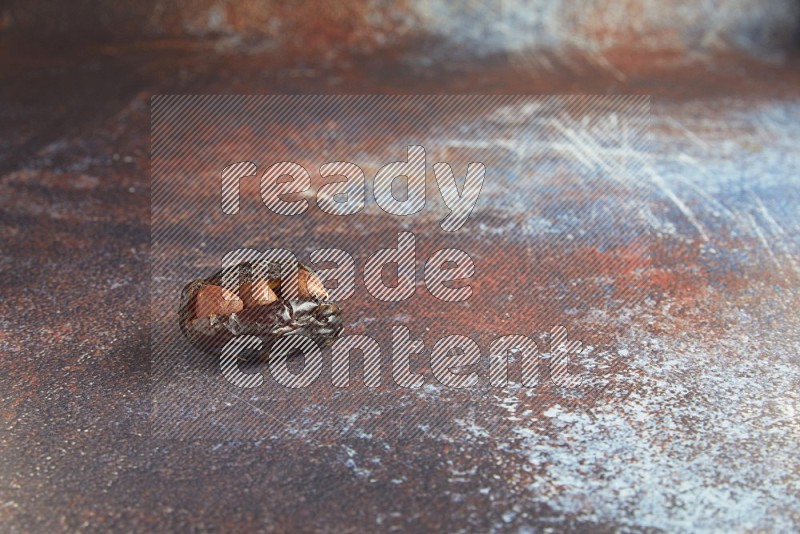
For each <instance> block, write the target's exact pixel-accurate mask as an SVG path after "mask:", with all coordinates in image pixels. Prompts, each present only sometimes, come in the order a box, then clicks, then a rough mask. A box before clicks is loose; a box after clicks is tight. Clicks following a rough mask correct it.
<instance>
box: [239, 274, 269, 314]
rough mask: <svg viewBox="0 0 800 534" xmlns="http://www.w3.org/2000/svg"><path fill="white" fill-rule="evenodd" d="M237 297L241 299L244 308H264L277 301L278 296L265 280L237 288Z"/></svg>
mask: <svg viewBox="0 0 800 534" xmlns="http://www.w3.org/2000/svg"><path fill="white" fill-rule="evenodd" d="M239 296H241V297H242V301H243V302H244V305H245V307H246V308H252V307H255V306H264V305H266V304H271V303H273V302H275V301H276V300H278V295H276V294H275V292H274V291H272V288H271V287H270V286H269V282H268V281H267V280H257V281H255V282H248V283H246V284H243V285H242V287H240V288H239Z"/></svg>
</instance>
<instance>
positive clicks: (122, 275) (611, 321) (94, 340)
mask: <svg viewBox="0 0 800 534" xmlns="http://www.w3.org/2000/svg"><path fill="white" fill-rule="evenodd" d="M665 5H666V3H663V2H656V1H649V0H638V1H637V0H631V1H605V2H602V1H596V2H561V3H550V2H544V1H540V2H536V1H534V2H512V1H506V2H495V3H488V4H487V3H479V2H474V3H472V2H471V3H466V4H462V5H455V4H454V5H450V4H446V3H444V2H402V3H397V4H389V3H383V2H344V3H339V4H337V6H338V7H336V8H332V7H324V6H320V5H311V4H300V3H284V2H280V3H279V2H265V3H259V2H251V1H234V0H231V1H228V2H212V1H207V2H206V1H192V2H189V1H185V2H175V3H169V4H168V3H166V2H163V1H158V0H156V1H150V2H125V1H123V2H116V3H114V4H113V5H112V4H109V3H101V2H90V1H84V2H77V3H70V4H69V5H62V4H58V5H56V4H50V3H48V2H41V1H32V2H16V1H6V2H0V28H2V33H1V34H0V66H1V70H0V79H1V80H2V83H0V117H2V120H0V203H1V204H2V212H0V217H1V218H2V226H0V243H2V256H0V269H2V276H0V287H2V299H0V347H1V348H2V361H1V363H0V365H2V372H0V419H2V422H0V425H2V426H0V447H1V448H2V449H1V450H0V458H1V460H0V520H1V521H2V523H3V529H4V530H9V531H12V532H14V531H31V530H33V531H54V530H56V531H58V530H69V531H74V530H76V529H79V530H86V531H92V530H98V531H100V530H107V529H109V528H117V529H121V530H133V531H152V530H154V529H157V530H174V529H177V530H192V529H195V530H231V529H235V530H247V531H253V530H265V531H269V530H279V531H280V530H289V529H293V530H297V529H302V530H311V529H318V530H335V531H364V530H376V529H418V530H420V529H427V530H433V529H439V530H442V529H446V530H456V531H459V530H460V531H474V530H500V531H503V530H508V531H520V530H524V529H525V528H526V527H530V528H538V529H547V528H555V529H558V530H563V529H574V530H589V529H593V530H609V531H610V530H615V529H620V528H621V529H628V530H647V529H654V530H657V529H665V530H669V531H676V530H695V531H696V530H712V529H715V528H716V529H719V530H736V531H747V530H773V531H789V530H797V529H798V528H800V515H798V510H800V486H798V482H797V481H798V480H800V461H798V453H797V443H798V441H800V423H799V422H798V410H800V399H799V398H798V393H797V391H798V390H799V389H800V369H799V368H798V363H800V362H799V361H798V359H799V356H798V352H799V349H800V323H799V322H798V318H797V312H796V310H797V309H798V278H799V277H800V250H799V249H800V241H799V240H798V232H799V231H800V218H798V212H797V206H798V204H799V203H800V181H799V180H798V176H800V158H799V157H798V152H797V141H798V139H799V138H800V135H798V134H799V133H800V127H798V124H800V69H798V65H800V64H799V63H798V55H797V47H798V41H799V40H800V39H798V36H799V35H800V32H798V27H800V26H799V25H798V9H799V8H798V4H797V3H795V2H788V1H777V0H776V1H772V2H756V1H755V0H753V1H748V0H733V1H729V2H722V1H719V2H713V1H709V2H679V3H672V4H671V5H670V7H669V8H667V7H665ZM164 93H201V94H207V93H247V94H265V93H443V94H445V93H475V94H477V93H502V94H509V93H512V94H513V93H518V94H526V93H533V94H537V93H584V94H585V93H589V94H618V93H632V94H650V95H652V98H651V101H650V108H651V138H650V147H651V156H650V159H649V160H648V166H647V173H646V177H647V183H646V185H644V186H643V187H646V193H647V196H648V198H649V199H650V201H649V202H648V203H647V205H646V206H643V210H642V213H641V216H642V217H644V219H645V220H646V221H647V222H648V229H649V239H650V241H649V245H650V249H649V250H650V253H649V254H648V255H647V257H635V258H632V261H633V263H634V264H636V265H641V264H642V263H643V262H644V263H646V264H647V268H645V269H638V270H636V271H635V272H631V271H630V270H627V269H626V268H625V264H624V262H619V261H612V260H611V259H609V257H608V255H607V254H606V252H607V251H606V250H605V249H604V248H603V247H597V248H595V249H593V250H578V252H576V253H575V254H574V256H573V258H572V261H571V262H569V263H567V264H563V263H557V264H553V265H551V266H548V267H549V269H548V271H547V272H548V273H551V274H552V273H556V274H555V276H557V277H558V278H560V279H561V280H563V284H564V287H566V288H569V287H574V286H575V285H582V286H583V287H589V288H591V287H592V286H593V285H594V286H596V287H597V288H598V291H600V290H602V292H603V293H602V294H604V295H605V294H607V293H606V292H607V291H609V290H611V291H613V290H614V289H615V288H623V289H624V288H630V287H634V286H636V284H638V286H636V287H642V288H647V290H648V298H646V299H643V300H641V301H640V302H639V303H638V304H636V305H631V306H627V307H626V306H622V307H616V308H611V307H609V306H608V305H606V304H607V303H606V302H605V301H603V300H601V299H598V298H593V299H584V300H582V301H580V302H575V301H574V300H575V299H574V298H573V297H574V293H573V292H571V291H569V290H561V292H560V293H559V291H556V290H555V289H552V288H551V289H550V290H552V291H554V292H555V294H556V295H559V294H560V295H562V296H563V297H564V298H563V299H562V300H557V301H555V304H554V305H552V306H550V307H547V306H545V303H549V302H553V300H552V299H547V298H543V297H544V296H545V295H546V294H547V291H549V289H548V288H547V287H543V288H540V287H538V286H536V285H535V284H536V275H535V273H536V272H537V270H541V269H542V268H543V267H542V265H541V264H540V263H534V262H533V261H532V259H531V258H532V254H531V253H530V251H531V250H532V247H535V246H536V239H537V236H540V235H542V234H544V233H546V231H547V230H548V228H552V227H555V228H558V224H560V223H563V221H564V219H563V218H562V219H559V217H558V216H557V215H554V216H549V217H533V216H532V215H534V211H535V210H538V211H541V212H545V213H557V212H554V211H553V210H555V208H556V206H555V205H548V204H547V203H545V204H540V205H537V206H536V207H535V208H534V207H532V206H526V205H525V204H524V202H517V203H514V202H504V201H503V198H507V197H504V192H503V190H502V188H500V189H497V190H495V193H496V195H495V196H493V197H491V202H489V197H487V204H486V205H485V206H484V208H485V211H484V213H482V214H481V215H480V217H478V218H476V219H475V221H474V226H473V230H474V231H473V232H472V233H471V237H470V238H469V239H472V240H473V241H472V244H469V245H465V246H464V248H465V250H471V247H473V248H475V247H480V246H481V244H482V243H486V242H489V241H490V240H495V241H496V242H500V243H502V244H503V246H502V247H501V248H500V249H498V252H497V254H496V255H495V256H494V261H496V262H497V264H498V265H511V264H513V265H514V266H515V268H514V269H509V270H501V269H498V270H497V271H496V275H494V276H493V277H492V278H489V277H481V281H482V286H481V288H480V290H481V293H480V294H481V295H483V296H484V297H485V298H487V299H488V298H490V297H491V298H497V300H498V304H497V310H498V316H500V315H502V314H503V313H508V314H510V317H509V318H510V320H511V321H512V322H513V328H510V329H509V330H511V331H519V330H520V328H522V327H524V326H526V325H527V324H528V322H529V323H530V331H532V332H539V331H542V330H543V329H542V328H541V326H542V325H544V324H549V318H551V317H553V316H563V315H569V316H570V317H573V319H572V320H571V322H570V325H568V326H572V325H574V327H575V328H578V329H580V330H581V331H586V332H591V333H592V335H594V336H596V337H597V338H598V339H599V340H601V341H602V342H603V343H604V346H606V345H607V347H608V348H607V349H606V350H605V351H602V352H601V351H595V352H593V353H591V354H589V355H587V357H586V361H587V362H595V363H596V364H597V366H598V367H597V369H598V370H597V371H596V372H597V373H598V374H600V373H602V372H603V371H602V370H603V369H606V368H608V367H606V368H604V367H603V365H604V364H605V365H607V366H613V368H614V369H615V376H614V378H615V380H614V381H613V383H612V384H613V387H609V388H608V389H607V390H606V391H604V394H603V396H601V397H600V398H599V399H597V400H594V401H593V402H592V403H586V404H581V402H580V399H577V400H576V399H571V402H566V401H564V400H563V399H562V398H561V396H560V393H558V392H540V394H537V395H529V394H528V392H526V391H523V390H520V389H518V388H517V389H515V388H513V387H512V388H508V389H507V390H502V391H494V392H488V393H487V392H486V391H484V390H480V391H477V390H476V391H474V392H473V393H472V394H471V395H462V396H459V397H458V398H454V396H453V394H452V393H451V392H449V391H448V390H445V389H443V388H439V387H437V386H436V385H435V382H434V381H433V380H432V379H430V380H429V382H430V384H429V386H426V387H425V388H423V389H422V390H420V391H418V392H409V393H407V394H406V395H405V396H404V398H402V399H400V400H401V401H402V402H396V403H395V404H393V405H387V406H385V407H384V409H383V410H378V411H376V412H370V413H362V412H360V411H359V410H358V406H357V405H355V404H353V403H344V402H342V403H339V404H338V406H340V407H349V410H344V409H342V410H341V411H340V412H334V413H330V412H325V411H323V410H321V409H320V407H321V406H323V405H322V404H320V403H316V402H309V403H308V404H307V406H304V407H303V408H302V409H298V410H299V411H296V412H292V417H291V418H289V419H288V420H285V419H282V418H281V413H280V412H278V413H275V412H272V411H270V406H255V407H253V409H254V410H261V411H262V412H265V413H269V417H271V419H270V421H273V423H271V424H274V418H276V417H277V418H278V419H279V420H283V421H284V422H286V421H288V423H287V424H284V425H283V426H282V427H281V432H280V434H279V435H278V436H277V437H270V436H266V437H264V438H261V439H229V440H225V439H220V440H218V441H216V442H209V441H207V440H200V441H187V440H181V439H169V438H165V437H163V436H156V437H154V436H153V435H152V434H151V426H150V419H149V417H150V413H151V409H152V406H151V402H150V399H151V383H150V378H151V372H150V371H151V369H150V346H149V339H150V338H149V335H150V334H149V323H150V320H151V314H150V304H149V295H148V283H149V272H148V269H149V248H150V229H149V206H150V195H149V183H150V182H149V146H150V145H149V130H150V98H151V96H152V95H154V94H164ZM589 146H591V145H589ZM591 155H594V156H595V157H599V158H600V160H601V161H603V158H605V157H606V156H605V155H604V154H603V153H602V152H598V151H596V150H594V151H593V150H589V151H588V155H587V154H582V157H583V158H584V159H585V158H586V157H590V156H591ZM576 157H579V155H576ZM380 161H381V162H383V161H385V160H380ZM488 181H489V178H487V183H488ZM522 183H525V182H524V177H523V182H522ZM559 193H560V194H568V193H569V187H568V185H567V184H566V183H565V184H564V186H563V187H562V190H561V191H556V194H554V197H553V198H557V197H558V196H559V195H558V194H559ZM566 222H567V224H573V225H578V226H581V225H582V224H583V223H582V222H581V221H580V219H578V220H577V221H576V220H575V219H566ZM317 223H319V224H317ZM587 224H588V223H587ZM619 224H623V223H622V222H620V223H619ZM387 228H389V229H391V228H390V227H389V226H388V223H387V222H385V221H382V220H380V219H379V218H376V219H374V220H371V224H370V225H361V226H356V227H354V228H349V229H347V230H346V234H345V235H346V238H347V240H348V241H349V240H353V241H360V240H364V239H366V238H369V237H370V236H372V235H373V233H374V232H380V231H381V229H383V230H386V229H387ZM585 229H586V230H587V231H588V230H590V228H588V227H586V228H585ZM296 230H297V229H295V228H291V227H285V228H281V229H280V230H276V232H278V233H279V235H281V234H280V232H285V233H286V234H285V235H288V236H291V235H294V234H293V233H292V232H295V231H296ZM304 230H305V231H307V232H308V233H309V234H311V235H315V236H320V241H321V242H326V240H327V237H325V236H331V239H333V237H332V236H333V235H336V232H338V231H339V229H337V228H334V227H331V226H330V225H328V226H326V225H325V224H324V221H316V222H315V221H313V220H312V221H310V222H309V221H307V227H306V228H304ZM432 235H433V234H432ZM552 252H553V255H554V256H558V255H563V254H564V253H565V250H561V249H559V250H554V251H552ZM543 256H545V257H547V255H543ZM545 261H546V260H545ZM598 271H599V272H598ZM587 273H597V274H591V275H590V274H587ZM520 280H522V281H523V282H524V283H523V284H520ZM520 285H522V286H524V287H525V289H524V290H523V294H525V295H527V296H528V297H529V300H528V301H527V302H524V303H522V304H514V305H506V304H503V305H501V304H499V302H500V301H502V299H507V297H508V296H509V295H510V296H512V297H513V295H514V294H519V292H518V290H517V288H519V287H520ZM556 289H558V288H556ZM524 291H527V293H524ZM571 298H572V300H571ZM509 302H510V301H509ZM419 304H420V306H417V307H416V308H414V306H413V305H411V306H410V307H409V308H408V309H407V310H402V311H397V310H391V311H390V310H388V309H387V308H386V307H381V306H375V307H374V308H372V309H370V308H368V307H366V308H359V309H358V311H357V317H359V318H361V319H365V320H367V322H365V323H362V324H361V325H360V326H359V325H358V324H349V325H348V324H347V323H346V327H347V326H349V327H350V328H351V329H357V328H359V327H361V328H363V327H365V325H370V326H369V327H370V328H375V329H376V330H381V329H382V328H385V327H387V325H391V324H396V323H397V322H399V321H405V322H406V324H407V325H408V326H409V327H410V328H412V331H413V330H414V328H415V326H414V325H416V324H417V323H418V322H419V317H425V310H424V309H421V308H422V306H421V305H422V304H424V301H421V302H420V303H419ZM498 316H490V317H482V318H481V320H482V321H483V322H490V321H498V322H501V321H502V319H500V320H498V318H497V317H498ZM425 320H426V321H427V320H432V318H431V317H425ZM452 320H454V321H455V322H456V323H457V324H459V325H461V326H460V327H459V328H457V330H458V331H459V332H463V331H468V328H469V325H471V324H473V323H474V322H475V320H474V316H473V315H471V314H469V313H468V312H466V311H465V312H464V314H463V315H459V314H455V317H454V318H452ZM487 329H488V330H490V331H497V330H500V328H499V327H498V326H495V325H493V324H491V323H489V326H488V327H487ZM426 344H428V346H429V343H428V340H426ZM481 346H482V347H485V344H483V343H482V344H481ZM598 346H600V345H599V344H598ZM209 376H210V375H209ZM363 391H364V390H363V389H362V390H361V392H362V394H366V393H363ZM180 393H181V392H180V391H177V392H176V394H177V395H178V396H180ZM395 393H396V391H395ZM370 403H374V404H377V402H376V399H375V398H372V399H370ZM238 409H242V407H241V406H240V407H239V408H238ZM254 413H258V412H254ZM186 416H187V417H190V416H191V414H186ZM425 418H428V419H435V421H436V424H429V421H426V420H424V419H425ZM337 421H338V425H337ZM398 422H403V423H402V424H397V423H398ZM316 423H321V424H322V425H323V426H324V425H328V428H332V429H334V430H335V431H329V432H317V431H318V430H319V428H320V427H319V426H315V424H316ZM387 428H391V430H390V431H387Z"/></svg>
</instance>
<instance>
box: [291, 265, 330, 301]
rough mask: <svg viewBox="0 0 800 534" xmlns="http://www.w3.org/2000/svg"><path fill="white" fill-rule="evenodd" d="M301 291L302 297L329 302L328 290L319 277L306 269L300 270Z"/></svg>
mask: <svg viewBox="0 0 800 534" xmlns="http://www.w3.org/2000/svg"><path fill="white" fill-rule="evenodd" d="M298 289H299V290H300V296H301V297H316V298H318V299H322V300H327V299H328V290H327V289H325V285H324V284H323V283H322V280H320V279H319V277H318V276H317V275H316V274H314V273H312V272H310V271H306V270H305V269H300V287H299V288H298Z"/></svg>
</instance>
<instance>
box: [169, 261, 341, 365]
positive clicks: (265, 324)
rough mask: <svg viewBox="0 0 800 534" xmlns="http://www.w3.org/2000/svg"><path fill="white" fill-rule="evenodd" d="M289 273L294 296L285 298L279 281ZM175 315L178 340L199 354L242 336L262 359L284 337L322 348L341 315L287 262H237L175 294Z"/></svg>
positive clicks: (305, 270)
mask: <svg viewBox="0 0 800 534" xmlns="http://www.w3.org/2000/svg"><path fill="white" fill-rule="evenodd" d="M295 269H296V273H297V291H296V295H294V296H291V295H290V294H289V293H291V291H288V286H287V285H286V284H288V282H286V283H285V284H284V283H282V281H284V280H287V279H288V278H287V277H288V276H291V274H292V273H293V272H295ZM287 273H288V274H287ZM229 288H232V289H233V290H232V289H229ZM178 315H179V321H180V328H181V332H183V335H184V336H185V337H186V338H187V339H188V340H189V342H190V343H191V344H192V345H194V346H195V347H197V348H198V349H200V350H202V351H204V352H217V351H220V350H221V349H222V347H224V346H225V344H226V343H228V342H229V341H230V340H231V339H234V338H235V337H237V336H242V335H250V336H256V337H258V338H259V339H260V340H261V341H262V344H263V347H264V350H263V351H262V355H267V354H268V353H269V350H270V348H271V347H272V345H273V344H274V342H275V340H277V339H278V338H279V337H281V336H283V335H287V334H299V335H304V336H307V337H309V338H311V339H312V340H313V341H314V342H315V343H317V345H318V346H319V347H320V348H323V347H326V346H328V345H330V344H331V343H333V341H334V340H335V339H336V337H337V336H338V335H339V334H340V333H341V331H342V317H341V310H340V309H339V306H338V305H337V304H336V303H335V302H332V301H331V300H330V297H329V294H328V291H327V290H326V289H325V286H324V285H323V284H322V281H321V280H320V279H319V277H317V275H316V274H314V271H313V270H312V269H311V268H310V267H308V266H307V265H304V264H302V263H300V262H291V261H288V260H280V261H267V260H258V261H252V262H242V263H239V264H238V265H234V266H231V267H228V268H226V269H222V270H220V271H219V272H217V273H215V274H214V275H212V276H210V277H208V278H200V279H197V280H194V281H192V282H190V283H189V284H187V285H186V287H184V288H183V291H182V292H181V301H180V310H179V314H178Z"/></svg>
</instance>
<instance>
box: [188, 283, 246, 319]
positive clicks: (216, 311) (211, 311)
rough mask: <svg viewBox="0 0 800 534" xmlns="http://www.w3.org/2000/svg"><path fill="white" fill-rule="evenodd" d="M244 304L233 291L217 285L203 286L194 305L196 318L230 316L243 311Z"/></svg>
mask: <svg viewBox="0 0 800 534" xmlns="http://www.w3.org/2000/svg"><path fill="white" fill-rule="evenodd" d="M243 308H244V303H243V302H242V299H240V298H239V297H237V296H236V295H235V294H234V293H232V292H231V291H228V290H227V289H225V288H224V287H221V286H215V285H211V284H209V285H206V286H203V288H202V289H200V291H198V292H197V296H196V297H195V304H194V313H195V317H210V316H212V315H230V314H232V313H237V312H240V311H242V309H243Z"/></svg>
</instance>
